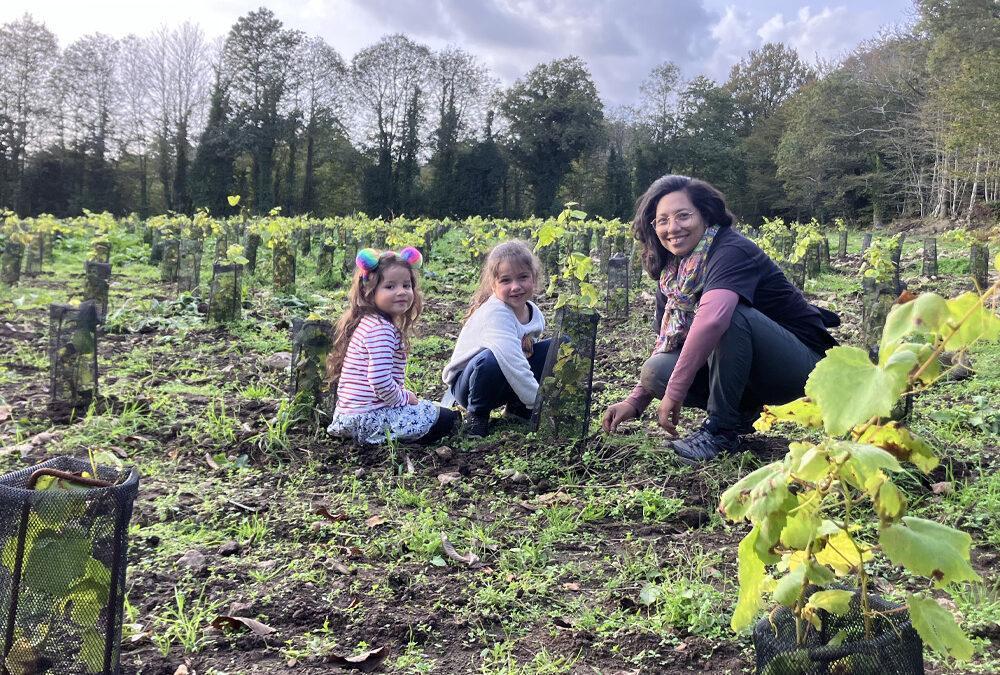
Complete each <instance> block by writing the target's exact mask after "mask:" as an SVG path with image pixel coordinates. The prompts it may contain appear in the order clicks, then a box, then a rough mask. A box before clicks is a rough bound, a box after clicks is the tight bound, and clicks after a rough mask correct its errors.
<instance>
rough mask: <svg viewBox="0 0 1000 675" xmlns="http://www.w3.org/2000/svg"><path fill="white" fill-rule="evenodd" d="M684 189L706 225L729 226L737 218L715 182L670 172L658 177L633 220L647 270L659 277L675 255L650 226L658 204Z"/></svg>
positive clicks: (655, 277)
mask: <svg viewBox="0 0 1000 675" xmlns="http://www.w3.org/2000/svg"><path fill="white" fill-rule="evenodd" d="M678 191H681V192H683V193H684V194H686V195H687V196H688V199H690V200H691V203H692V204H694V207H695V208H696V209H698V213H700V214H701V217H702V219H703V220H704V221H705V224H706V226H712V225H718V226H719V227H729V226H731V225H732V224H733V222H734V221H735V218H734V217H733V214H732V213H731V212H730V211H729V209H728V208H727V207H726V198H725V196H723V194H722V193H721V192H720V191H719V190H718V188H716V187H715V186H714V185H712V184H711V183H706V182H705V181H703V180H698V179H697V178H688V177H687V176H675V175H668V176H662V177H660V178H657V179H656V180H655V181H653V184H652V185H650V186H649V188H648V189H647V190H646V191H645V192H644V193H643V194H642V196H641V197H639V199H638V200H636V202H635V218H633V219H632V234H633V235H634V236H635V238H636V240H637V241H638V242H639V243H640V244H641V245H642V266H643V269H645V270H646V272H647V273H648V274H649V276H651V277H652V278H653V280H654V281H656V280H659V278H660V272H662V271H663V268H664V267H666V265H667V261H668V260H670V256H671V255H672V254H671V253H670V251H668V250H667V249H665V248H664V247H663V244H661V243H660V239H659V237H657V236H656V230H654V229H653V227H652V226H651V225H650V223H652V222H653V219H654V218H655V217H656V205H657V204H659V203H660V200H661V199H662V198H663V196H664V195H668V194H670V193H671V192H678Z"/></svg>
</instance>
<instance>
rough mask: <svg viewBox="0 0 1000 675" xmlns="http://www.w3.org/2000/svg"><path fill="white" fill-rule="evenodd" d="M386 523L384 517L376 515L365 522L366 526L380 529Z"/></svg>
mask: <svg viewBox="0 0 1000 675" xmlns="http://www.w3.org/2000/svg"><path fill="white" fill-rule="evenodd" d="M384 522H385V518H384V517H383V516H380V515H378V514H375V515H374V516H372V517H371V518H369V519H368V520H366V521H365V525H367V526H368V527H378V526H379V525H381V524H383V523H384Z"/></svg>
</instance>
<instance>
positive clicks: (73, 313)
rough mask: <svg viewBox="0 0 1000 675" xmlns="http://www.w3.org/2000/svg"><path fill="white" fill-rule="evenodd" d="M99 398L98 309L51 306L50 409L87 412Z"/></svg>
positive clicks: (91, 304)
mask: <svg viewBox="0 0 1000 675" xmlns="http://www.w3.org/2000/svg"><path fill="white" fill-rule="evenodd" d="M96 396H97V306H96V305H95V304H94V301H93V300H87V301H86V302H81V303H80V305H79V306H78V307H73V306H72V305H59V304H52V305H49V405H50V407H51V408H52V409H61V408H64V407H67V406H68V407H69V408H70V409H73V410H79V409H82V408H86V407H87V406H89V405H90V402H91V401H93V400H94V398H95V397H96Z"/></svg>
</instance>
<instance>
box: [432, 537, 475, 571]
mask: <svg viewBox="0 0 1000 675" xmlns="http://www.w3.org/2000/svg"><path fill="white" fill-rule="evenodd" d="M441 548H443V549H444V554H445V555H446V556H448V557H449V558H451V559H452V560H454V561H455V562H460V563H463V564H466V565H475V564H476V563H477V562H479V556H478V555H476V554H475V553H473V552H472V551H469V553H468V554H467V555H461V554H460V553H459V552H458V551H456V550H455V547H454V546H452V544H451V542H450V541H448V535H447V534H445V533H444V532H442V533H441Z"/></svg>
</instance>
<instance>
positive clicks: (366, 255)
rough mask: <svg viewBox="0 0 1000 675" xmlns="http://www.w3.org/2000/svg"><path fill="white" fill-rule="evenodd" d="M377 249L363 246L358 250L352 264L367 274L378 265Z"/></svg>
mask: <svg viewBox="0 0 1000 675" xmlns="http://www.w3.org/2000/svg"><path fill="white" fill-rule="evenodd" d="M378 260H379V255H378V251H376V250H375V249H373V248H363V249H361V250H360V251H358V257H356V258H355V259H354V264H355V265H357V266H358V269H359V270H361V271H362V272H364V274H365V275H366V276H367V275H368V273H369V272H371V271H372V270H373V269H375V268H376V267H378Z"/></svg>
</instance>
